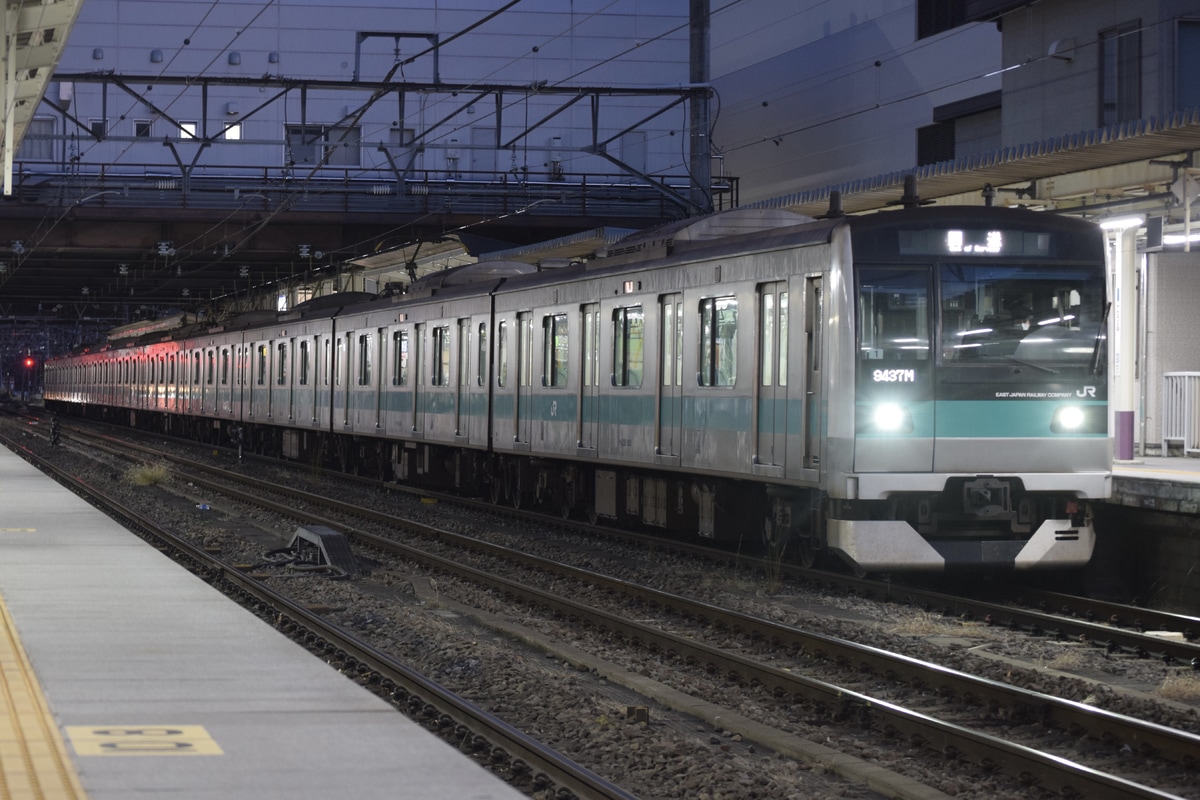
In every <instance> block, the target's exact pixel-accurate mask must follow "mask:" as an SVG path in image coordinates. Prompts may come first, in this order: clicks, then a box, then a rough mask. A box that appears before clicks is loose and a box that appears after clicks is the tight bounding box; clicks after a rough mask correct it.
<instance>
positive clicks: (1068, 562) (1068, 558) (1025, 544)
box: [827, 519, 1096, 573]
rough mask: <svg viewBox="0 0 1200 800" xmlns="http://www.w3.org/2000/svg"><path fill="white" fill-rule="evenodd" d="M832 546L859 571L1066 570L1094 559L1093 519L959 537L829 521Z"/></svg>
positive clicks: (887, 523) (888, 523)
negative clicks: (1018, 532)
mask: <svg viewBox="0 0 1200 800" xmlns="http://www.w3.org/2000/svg"><path fill="white" fill-rule="evenodd" d="M827 532H828V543H829V547H830V549H831V550H833V551H834V552H835V553H837V555H838V556H840V557H841V558H842V559H844V560H845V561H846V562H847V563H849V564H850V566H851V567H853V568H854V569H855V571H857V572H859V573H868V572H944V571H946V570H950V569H976V568H978V569H984V568H987V569H997V568H1000V569H1003V568H1010V569H1063V568H1072V567H1082V566H1083V565H1085V564H1087V562H1088V561H1090V560H1091V558H1092V550H1093V548H1094V547H1095V544H1096V531H1095V529H1094V528H1093V526H1092V523H1091V520H1090V519H1089V520H1087V521H1086V522H1085V523H1084V524H1082V525H1072V524H1071V521H1070V520H1069V519H1050V520H1046V521H1045V522H1043V523H1042V524H1041V526H1040V527H1039V528H1038V529H1037V530H1036V531H1035V532H1034V533H1033V535H1032V536H1030V537H1029V538H1028V539H1021V540H1011V539H986V538H982V539H978V538H958V539H940V540H933V541H930V540H928V539H925V538H924V537H922V536H921V534H919V533H917V531H916V530H915V529H914V528H913V527H912V526H911V525H909V524H908V523H907V522H904V521H902V520H881V521H876V520H839V519H831V520H829V522H828V528H827Z"/></svg>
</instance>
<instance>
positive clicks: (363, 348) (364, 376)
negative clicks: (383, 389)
mask: <svg viewBox="0 0 1200 800" xmlns="http://www.w3.org/2000/svg"><path fill="white" fill-rule="evenodd" d="M358 385H359V386H370V385H371V334H369V333H364V334H362V335H361V336H359V337H358Z"/></svg>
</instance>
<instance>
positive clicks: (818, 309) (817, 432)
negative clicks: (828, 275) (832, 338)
mask: <svg viewBox="0 0 1200 800" xmlns="http://www.w3.org/2000/svg"><path fill="white" fill-rule="evenodd" d="M824 324H825V295H824V290H823V287H822V285H821V276H819V275H815V276H812V277H809V278H808V279H806V280H805V281H804V364H805V375H804V468H805V469H819V468H820V466H821V405H822V401H823V399H824V398H823V396H822V391H821V389H822V385H823V384H822V381H821V370H822V368H823V366H824V365H823V364H822V351H821V348H822V345H823V342H822V338H821V331H823V330H824Z"/></svg>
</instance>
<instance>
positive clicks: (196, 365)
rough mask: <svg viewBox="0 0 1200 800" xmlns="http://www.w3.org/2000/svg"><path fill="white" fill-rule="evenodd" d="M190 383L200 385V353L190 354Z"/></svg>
mask: <svg viewBox="0 0 1200 800" xmlns="http://www.w3.org/2000/svg"><path fill="white" fill-rule="evenodd" d="M192 383H194V384H196V385H199V384H200V351H199V350H197V351H196V352H194V353H192Z"/></svg>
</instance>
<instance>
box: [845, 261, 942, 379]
mask: <svg viewBox="0 0 1200 800" xmlns="http://www.w3.org/2000/svg"><path fill="white" fill-rule="evenodd" d="M929 292H930V289H929V270H927V269H922V268H917V269H912V268H907V267H863V268H861V269H860V270H859V285H858V312H859V343H858V348H859V349H858V356H859V360H860V361H928V360H929V347H930V336H929Z"/></svg>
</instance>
